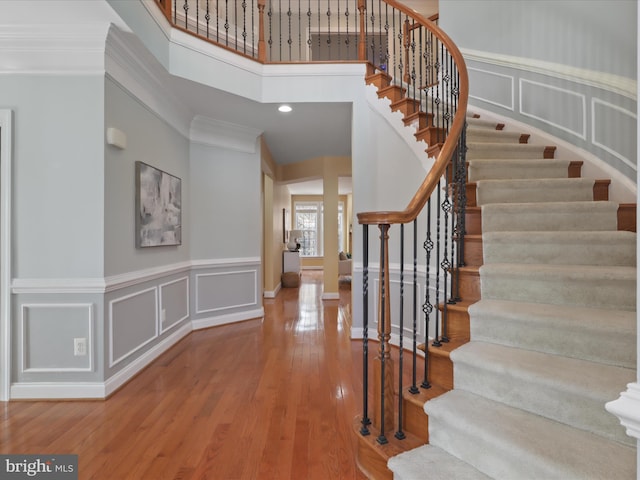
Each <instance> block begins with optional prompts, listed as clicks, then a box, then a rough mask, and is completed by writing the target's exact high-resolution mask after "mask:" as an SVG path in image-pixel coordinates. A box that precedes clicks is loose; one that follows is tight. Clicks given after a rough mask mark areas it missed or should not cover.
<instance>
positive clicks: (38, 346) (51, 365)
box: [21, 303, 94, 373]
mask: <svg viewBox="0 0 640 480" xmlns="http://www.w3.org/2000/svg"><path fill="white" fill-rule="evenodd" d="M21 320H22V322H21V335H22V342H21V345H22V366H21V370H22V372H29V373H35V372H90V371H92V370H93V355H94V354H93V342H94V339H93V305H92V304H85V303H78V304H23V305H22V319H21ZM74 338H85V339H86V342H87V354H86V355H82V356H75V355H74Z"/></svg>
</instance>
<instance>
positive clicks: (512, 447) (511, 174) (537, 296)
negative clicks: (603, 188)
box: [388, 127, 637, 480]
mask: <svg viewBox="0 0 640 480" xmlns="http://www.w3.org/2000/svg"><path fill="white" fill-rule="evenodd" d="M474 128H481V127H474ZM499 135H500V133H499V132H497V133H496V132H493V131H492V132H491V133H489V132H473V135H471V137H470V138H471V140H472V141H471V142H470V143H469V151H468V165H469V171H468V173H469V175H468V178H469V181H473V182H477V188H476V195H477V197H476V201H477V204H478V205H480V206H481V212H482V232H483V235H482V242H483V258H484V264H483V266H482V267H481V268H480V282H481V297H482V298H481V300H480V301H479V302H477V303H476V304H474V305H472V306H471V307H470V308H469V315H470V326H471V341H470V342H469V343H467V344H465V345H463V346H462V347H459V348H458V349H457V350H454V351H453V352H452V354H451V358H452V361H453V364H454V390H452V391H450V392H448V393H446V394H444V395H442V396H440V397H437V398H436V399H434V400H431V401H429V402H427V403H426V404H425V406H424V410H425V412H426V414H427V415H428V416H429V439H430V445H425V446H423V447H420V448H418V449H415V450H412V451H410V452H405V453H404V454H402V455H400V456H398V457H394V458H392V459H391V460H390V461H389V464H388V465H389V468H390V469H391V470H392V471H393V472H394V479H396V480H414V479H417V478H430V479H445V478H446V479H451V478H456V479H457V478H469V479H474V478H485V477H483V476H482V475H485V476H486V477H488V478H494V479H506V480H528V479H531V480H540V479H545V480H547V479H561V480H570V479H575V480H585V479H616V480H620V479H629V480H632V479H635V478H636V471H637V465H636V456H637V454H636V445H635V442H634V441H633V439H632V438H631V437H629V436H627V435H626V433H625V430H624V428H623V427H622V426H621V425H620V424H619V421H618V419H617V418H616V417H614V416H613V415H611V414H609V413H608V412H607V411H606V410H605V407H604V404H605V403H606V402H608V401H610V400H613V399H615V398H617V396H618V394H619V393H620V392H621V391H623V390H624V389H625V386H626V384H627V383H628V382H632V381H634V380H635V378H636V370H635V366H636V356H637V351H636V349H637V346H636V338H637V337H636V320H635V319H636V312H635V310H636V248H635V244H636V234H635V233H632V232H618V231H617V209H618V205H617V204H615V203H613V202H608V201H598V202H595V201H593V185H594V180H593V179H569V178H567V177H568V164H569V162H564V161H560V160H557V159H543V158H542V157H543V155H544V151H545V149H544V147H540V146H529V145H523V144H516V143H514V141H515V138H516V136H515V135H512V134H511V135H509V136H507V135H505V136H503V137H502V138H499ZM496 136H498V138H496ZM442 464H451V466H450V467H444V466H442ZM448 468H455V469H456V471H457V472H460V473H459V474H452V473H451V471H449V470H447V469H448ZM417 472H422V473H421V474H418V473H417ZM418 475H419V476H418ZM457 475H459V476H457Z"/></svg>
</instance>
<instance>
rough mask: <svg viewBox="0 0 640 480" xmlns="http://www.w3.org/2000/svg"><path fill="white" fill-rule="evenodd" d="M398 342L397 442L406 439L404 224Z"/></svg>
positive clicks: (402, 229) (401, 243) (401, 229)
mask: <svg viewBox="0 0 640 480" xmlns="http://www.w3.org/2000/svg"><path fill="white" fill-rule="evenodd" d="M399 315H400V317H399V318H400V332H399V336H400V340H399V342H398V430H397V431H396V434H395V437H396V438H397V439H398V440H404V439H405V438H406V436H405V434H404V432H403V431H402V395H403V393H402V374H403V372H404V223H401V224H400V312H399Z"/></svg>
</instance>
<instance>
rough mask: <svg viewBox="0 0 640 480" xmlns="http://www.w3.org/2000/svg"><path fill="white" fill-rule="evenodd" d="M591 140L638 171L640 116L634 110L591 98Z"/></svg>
mask: <svg viewBox="0 0 640 480" xmlns="http://www.w3.org/2000/svg"><path fill="white" fill-rule="evenodd" d="M591 117H592V118H593V121H592V124H591V141H592V143H593V144H594V145H596V146H598V147H600V148H602V149H604V150H606V151H607V152H609V153H610V154H611V155H614V156H615V157H617V158H619V159H620V160H622V161H623V162H624V163H626V164H627V165H629V166H630V167H631V168H633V169H634V170H636V171H637V164H636V161H635V159H636V151H637V147H638V142H637V135H636V130H637V122H638V117H637V115H636V114H634V113H633V112H631V111H629V110H626V109H624V108H621V107H618V106H616V105H613V104H611V103H608V102H605V101H603V100H600V99H598V98H593V99H591Z"/></svg>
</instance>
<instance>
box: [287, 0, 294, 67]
mask: <svg viewBox="0 0 640 480" xmlns="http://www.w3.org/2000/svg"><path fill="white" fill-rule="evenodd" d="M292 16H293V11H292V10H291V0H289V9H288V10H287V23H288V25H289V38H288V39H287V44H288V45H289V61H291V60H292V58H293V57H292V51H291V48H292V47H293V38H291V18H292Z"/></svg>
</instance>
